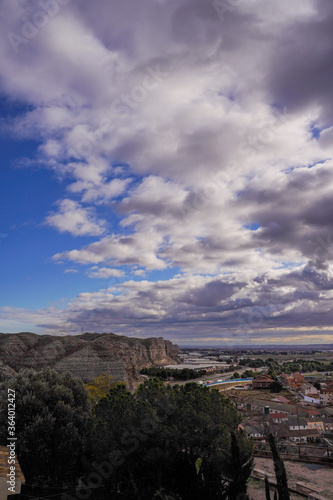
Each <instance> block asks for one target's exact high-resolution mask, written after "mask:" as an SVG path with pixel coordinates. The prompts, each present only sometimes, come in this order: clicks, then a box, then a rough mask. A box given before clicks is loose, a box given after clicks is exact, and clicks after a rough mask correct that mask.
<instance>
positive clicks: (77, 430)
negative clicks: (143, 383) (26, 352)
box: [0, 368, 88, 486]
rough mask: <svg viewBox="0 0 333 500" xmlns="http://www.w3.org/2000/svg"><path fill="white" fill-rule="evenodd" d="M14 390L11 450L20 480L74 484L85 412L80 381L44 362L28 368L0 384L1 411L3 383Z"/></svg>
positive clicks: (0, 408)
mask: <svg viewBox="0 0 333 500" xmlns="http://www.w3.org/2000/svg"><path fill="white" fill-rule="evenodd" d="M8 387H9V388H11V389H13V390H14V391H15V395H16V397H15V404H16V418H15V420H16V437H17V441H16V443H17V445H16V453H17V456H18V459H19V462H20V465H21V468H22V471H23V473H24V475H25V479H26V483H28V484H39V485H54V484H56V485H66V486H67V485H71V484H75V482H76V480H77V478H78V477H79V475H80V474H81V473H82V471H81V465H80V464H81V458H82V455H83V453H84V450H85V435H86V422H87V417H88V413H87V412H88V405H87V392H86V390H85V388H84V386H83V383H82V382H81V381H80V380H78V379H76V378H74V377H73V376H72V375H71V374H69V373H66V374H64V375H59V374H58V373H56V372H55V371H53V370H50V369H49V368H46V369H45V370H43V371H40V372H36V371H34V370H28V371H25V372H22V373H20V374H18V375H16V376H15V377H13V378H11V379H9V380H8V381H6V382H4V383H3V384H1V386H0V414H2V415H5V414H6V412H7V388H8ZM7 427H8V424H7V421H6V420H5V419H1V425H0V442H1V444H5V443H6V442H7V437H8V434H7Z"/></svg>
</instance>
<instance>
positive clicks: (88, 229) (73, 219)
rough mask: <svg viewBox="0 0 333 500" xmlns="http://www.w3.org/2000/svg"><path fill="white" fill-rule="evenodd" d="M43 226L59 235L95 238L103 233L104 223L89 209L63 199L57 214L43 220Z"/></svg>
mask: <svg viewBox="0 0 333 500" xmlns="http://www.w3.org/2000/svg"><path fill="white" fill-rule="evenodd" d="M45 224H47V225H48V226H51V227H53V228H55V229H57V230H58V231H59V232H60V233H65V232H68V233H70V234H72V235H73V236H84V235H92V236H97V235H100V234H103V233H104V232H105V225H106V222H105V221H103V220H98V219H97V218H96V216H95V214H94V212H93V210H92V209H91V208H83V207H81V205H80V204H79V203H77V202H75V201H73V200H69V199H65V200H62V201H61V202H60V203H59V212H57V213H53V214H50V215H48V216H47V217H46V218H45Z"/></svg>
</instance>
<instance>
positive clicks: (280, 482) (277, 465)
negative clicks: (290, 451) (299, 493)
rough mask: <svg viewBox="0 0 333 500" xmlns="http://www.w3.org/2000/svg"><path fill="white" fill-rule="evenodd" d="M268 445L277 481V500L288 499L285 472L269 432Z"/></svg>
mask: <svg viewBox="0 0 333 500" xmlns="http://www.w3.org/2000/svg"><path fill="white" fill-rule="evenodd" d="M269 446H270V448H271V451H272V455H273V462H274V470H275V476H276V482H277V490H278V493H279V500H289V498H290V497H289V489H288V481H287V473H286V469H285V466H284V463H283V460H282V459H281V458H280V455H279V452H278V450H277V447H276V443H275V438H274V436H273V434H269Z"/></svg>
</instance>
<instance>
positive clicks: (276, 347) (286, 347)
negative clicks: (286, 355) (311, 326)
mask: <svg viewBox="0 0 333 500" xmlns="http://www.w3.org/2000/svg"><path fill="white" fill-rule="evenodd" d="M180 348H181V349H198V350H200V349H208V350H209V349H212V350H213V349H230V350H233V351H242V350H244V349H247V350H249V351H255V350H260V351H288V352H297V351H318V350H319V351H333V344H294V345H292V344H273V345H272V344H270V345H267V344H260V345H259V344H256V345H246V344H244V345H223V344H221V345H220V346H216V345H212V346H209V345H195V344H193V345H187V346H186V347H185V346H182V345H180Z"/></svg>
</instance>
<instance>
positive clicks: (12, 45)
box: [0, 0, 333, 345]
mask: <svg viewBox="0 0 333 500" xmlns="http://www.w3.org/2000/svg"><path fill="white" fill-rule="evenodd" d="M332 25H333V3H332V2H331V0H293V1H292V2H290V1H289V0H288V1H287V0H279V2H271V1H268V0H212V1H211V0H140V1H138V0H112V2H110V1H109V0H96V1H94V2H91V1H90V0H40V1H39V2H35V1H31V0H14V1H13V0H2V2H1V4H0V27H1V32H2V36H1V38H0V60H1V65H0V158H1V183H0V206H1V210H0V258H1V266H0V267H1V269H0V280H1V287H0V331H1V332H9V333H15V332H19V331H33V332H36V333H39V334H42V333H48V334H53V335H68V334H80V333H81V332H86V331H89V332H100V333H101V332H114V333H118V334H123V335H129V336H136V337H151V336H163V337H164V338H166V339H169V340H171V341H173V342H176V343H178V344H181V345H193V344H195V345H225V344H232V345H244V344H247V345H249V344H250V345H251V344H287V343H290V344H311V343H333V335H332V330H333V327H332V324H333V292H332V290H333V267H332V259H333V251H332V243H333V227H332V225H333V175H332V173H333V148H332V146H333V65H332V57H333V30H332Z"/></svg>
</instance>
